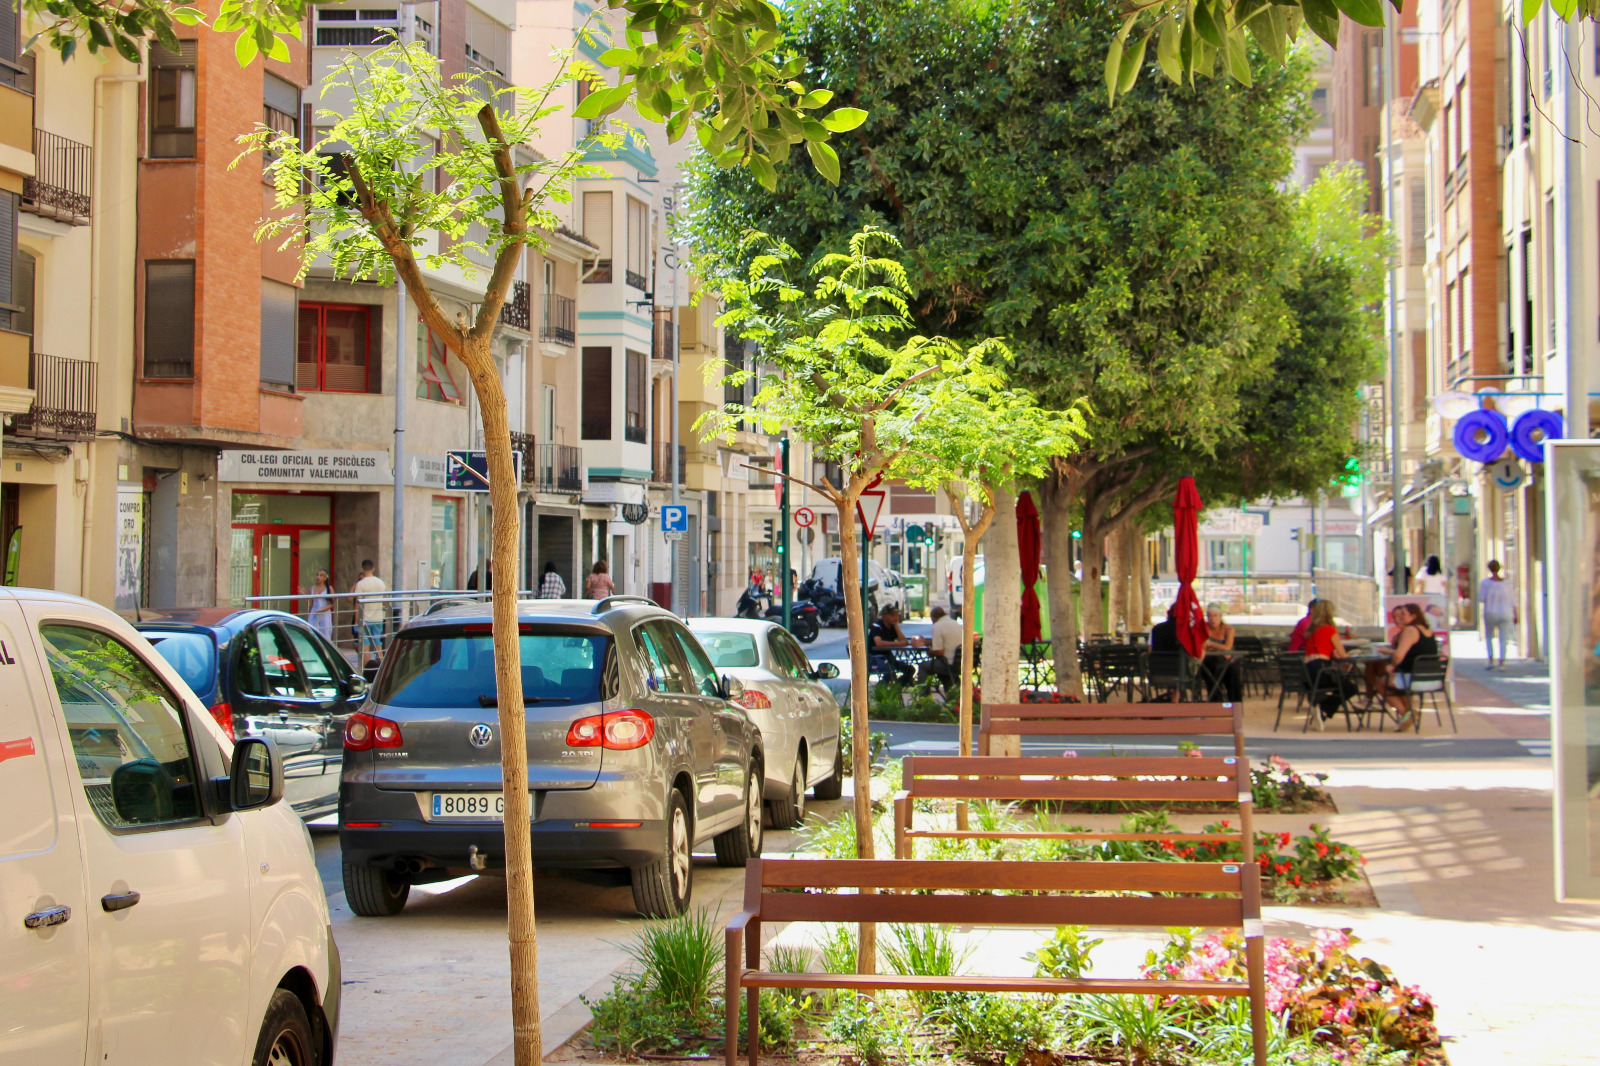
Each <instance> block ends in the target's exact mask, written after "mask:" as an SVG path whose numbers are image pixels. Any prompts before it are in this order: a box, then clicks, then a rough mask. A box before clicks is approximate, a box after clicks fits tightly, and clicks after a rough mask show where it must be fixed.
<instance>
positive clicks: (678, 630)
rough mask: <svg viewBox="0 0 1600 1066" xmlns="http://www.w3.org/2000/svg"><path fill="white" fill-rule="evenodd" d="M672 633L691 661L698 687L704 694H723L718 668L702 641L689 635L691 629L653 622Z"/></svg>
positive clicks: (680, 648)
mask: <svg viewBox="0 0 1600 1066" xmlns="http://www.w3.org/2000/svg"><path fill="white" fill-rule="evenodd" d="M650 624H651V625H658V626H661V627H663V628H665V629H667V630H669V631H670V632H671V633H672V636H673V638H674V639H675V640H677V642H678V648H679V650H680V651H682V652H683V657H684V659H685V660H687V661H688V663H689V673H690V674H691V675H692V676H693V677H694V683H695V686H696V688H698V689H699V692H700V695H702V696H716V697H718V698H719V699H720V698H721V696H722V686H721V685H720V684H718V683H717V669H716V667H714V666H712V665H711V660H710V659H708V658H706V652H705V649H704V648H702V647H700V642H699V641H697V640H695V639H694V637H692V636H690V635H689V631H688V630H687V629H685V628H683V626H681V625H676V624H674V623H672V622H652V623H650Z"/></svg>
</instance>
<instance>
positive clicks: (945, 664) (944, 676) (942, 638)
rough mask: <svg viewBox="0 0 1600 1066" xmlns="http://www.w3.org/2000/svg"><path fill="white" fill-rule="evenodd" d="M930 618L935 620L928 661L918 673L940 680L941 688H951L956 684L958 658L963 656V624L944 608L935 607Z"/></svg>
mask: <svg viewBox="0 0 1600 1066" xmlns="http://www.w3.org/2000/svg"><path fill="white" fill-rule="evenodd" d="M928 617H929V618H931V619H933V638H932V639H931V640H930V641H929V642H928V661H927V662H925V663H923V664H922V666H921V668H920V669H919V671H918V672H919V674H920V676H921V677H923V678H929V677H935V678H938V679H939V684H940V685H941V686H945V687H949V686H950V685H952V684H954V683H955V679H956V675H955V661H956V656H957V655H960V654H961V638H962V635H963V631H962V628H961V623H960V622H957V621H956V620H955V619H954V618H951V617H950V616H949V615H948V614H946V613H945V610H944V608H943V607H935V608H934V609H933V610H931V611H929V612H928Z"/></svg>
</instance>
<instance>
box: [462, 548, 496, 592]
mask: <svg viewBox="0 0 1600 1066" xmlns="http://www.w3.org/2000/svg"><path fill="white" fill-rule="evenodd" d="M467 591H468V592H476V591H478V571H476V570H474V571H473V572H472V573H471V574H469V575H468V576H467ZM483 591H485V592H493V591H494V557H493V556H487V555H486V556H484V558H483Z"/></svg>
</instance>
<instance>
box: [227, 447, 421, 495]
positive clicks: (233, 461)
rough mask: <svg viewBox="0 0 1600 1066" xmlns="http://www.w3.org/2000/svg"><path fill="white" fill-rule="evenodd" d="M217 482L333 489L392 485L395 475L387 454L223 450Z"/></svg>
mask: <svg viewBox="0 0 1600 1066" xmlns="http://www.w3.org/2000/svg"><path fill="white" fill-rule="evenodd" d="M217 480H218V481H244V482H262V483H268V484H280V485H319V486H328V487H334V486H338V485H392V484H394V474H393V472H392V471H391V470H390V468H389V453H388V452H386V451H349V450H344V449H338V450H333V449H330V450H326V451H294V452H249V451H225V452H222V453H221V454H220V455H218V457H217Z"/></svg>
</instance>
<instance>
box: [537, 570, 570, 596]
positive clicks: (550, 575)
mask: <svg viewBox="0 0 1600 1066" xmlns="http://www.w3.org/2000/svg"><path fill="white" fill-rule="evenodd" d="M566 595H567V583H566V582H565V581H563V580H561V575H560V574H558V573H556V564H555V562H554V561H551V562H547V563H545V564H544V577H542V578H540V579H539V598H540V599H541V600H559V599H563V598H565V597H566Z"/></svg>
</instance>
